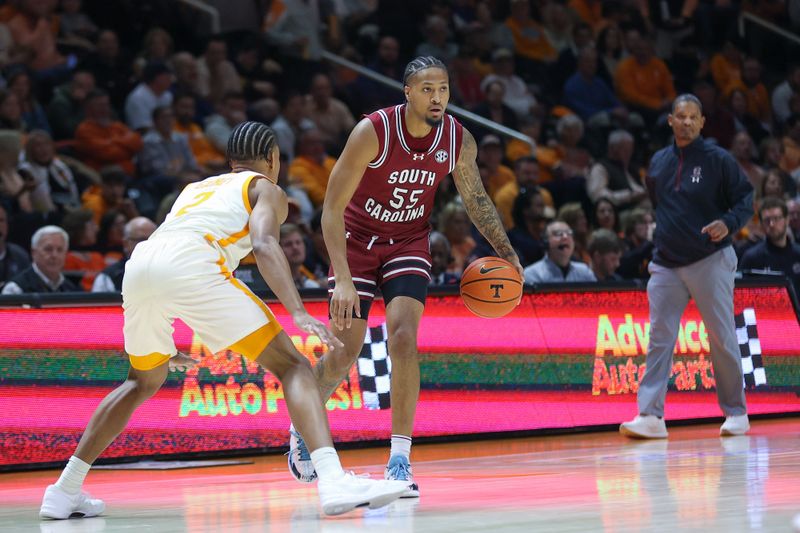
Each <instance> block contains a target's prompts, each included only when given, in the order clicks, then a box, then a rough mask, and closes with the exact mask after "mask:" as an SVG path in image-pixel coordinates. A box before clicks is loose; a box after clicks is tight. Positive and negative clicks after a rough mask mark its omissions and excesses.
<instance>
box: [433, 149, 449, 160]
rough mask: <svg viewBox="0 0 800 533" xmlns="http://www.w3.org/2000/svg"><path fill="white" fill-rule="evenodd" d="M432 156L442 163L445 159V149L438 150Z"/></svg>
mask: <svg viewBox="0 0 800 533" xmlns="http://www.w3.org/2000/svg"><path fill="white" fill-rule="evenodd" d="M433 158H434V159H435V160H436V162H437V163H444V162H445V161H447V150H438V151H437V152H436V154H435V155H434V156H433Z"/></svg>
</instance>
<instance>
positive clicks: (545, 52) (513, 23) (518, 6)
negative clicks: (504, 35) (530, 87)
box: [506, 0, 558, 82]
mask: <svg viewBox="0 0 800 533" xmlns="http://www.w3.org/2000/svg"><path fill="white" fill-rule="evenodd" d="M506 26H508V27H509V29H510V30H511V34H512V35H513V36H514V52H515V53H516V55H517V57H518V63H519V67H520V68H519V72H520V74H522V75H524V76H525V79H526V81H530V82H536V81H537V80H541V79H543V78H542V76H543V75H544V74H545V73H546V68H545V66H546V65H547V64H549V63H552V62H554V61H555V60H556V58H557V57H558V54H557V52H556V49H555V48H554V47H553V45H552V44H551V43H550V41H549V40H548V39H547V35H546V34H545V32H544V28H543V27H542V26H541V24H539V23H538V22H537V21H536V20H534V18H533V17H531V6H530V1H529V0H511V16H509V17H508V18H507V19H506Z"/></svg>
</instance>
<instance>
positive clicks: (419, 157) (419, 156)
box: [411, 152, 425, 161]
mask: <svg viewBox="0 0 800 533" xmlns="http://www.w3.org/2000/svg"><path fill="white" fill-rule="evenodd" d="M411 157H413V158H414V161H422V160H423V159H425V154H423V153H422V152H414V153H413V154H411Z"/></svg>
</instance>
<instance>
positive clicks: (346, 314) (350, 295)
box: [330, 281, 361, 329]
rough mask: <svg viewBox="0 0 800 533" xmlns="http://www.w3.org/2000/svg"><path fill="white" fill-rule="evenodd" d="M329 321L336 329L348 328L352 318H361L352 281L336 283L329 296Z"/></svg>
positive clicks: (358, 301) (359, 302) (359, 306)
mask: <svg viewBox="0 0 800 533" xmlns="http://www.w3.org/2000/svg"><path fill="white" fill-rule="evenodd" d="M330 312H331V320H332V321H333V325H334V326H335V327H336V329H345V328H348V329H349V328H350V325H351V324H352V323H353V317H354V316H356V317H358V318H361V301H360V300H359V299H358V292H356V286H355V285H354V284H353V282H352V281H349V282H344V281H341V282H340V281H337V282H336V286H335V287H334V288H333V294H332V295H331V309H330Z"/></svg>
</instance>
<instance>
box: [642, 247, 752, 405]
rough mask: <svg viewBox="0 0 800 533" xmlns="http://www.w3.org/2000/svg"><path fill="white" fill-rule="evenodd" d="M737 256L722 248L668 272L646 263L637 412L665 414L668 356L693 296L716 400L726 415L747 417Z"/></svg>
mask: <svg viewBox="0 0 800 533" xmlns="http://www.w3.org/2000/svg"><path fill="white" fill-rule="evenodd" d="M736 264H737V259H736V253H735V252H734V251H733V248H732V247H731V246H728V247H726V248H723V249H722V250H719V251H717V252H715V253H713V254H711V255H710V256H708V257H706V258H705V259H701V260H700V261H697V262H696V263H692V264H690V265H687V266H683V267H677V268H667V267H664V266H661V265H657V264H655V263H652V262H651V263H650V268H649V270H650V281H649V282H648V283H647V298H648V301H649V303H650V345H649V347H648V350H647V370H646V371H645V374H644V377H643V378H642V381H641V383H640V384H639V393H638V403H639V413H640V414H643V415H655V416H658V417H663V416H664V398H665V397H666V395H667V383H668V381H669V377H670V373H671V372H672V354H673V352H674V350H675V342H676V341H677V339H678V330H679V328H680V321H681V316H682V315H683V311H684V309H685V308H686V305H687V304H688V303H689V298H690V297H691V298H693V299H694V301H695V304H696V305H697V309H698V310H699V311H700V315H701V316H702V318H703V322H704V323H705V326H706V331H707V332H708V342H709V346H710V348H711V363H712V365H713V367H714V379H715V381H716V389H717V399H718V400H719V406H720V407H721V408H722V412H723V413H724V414H725V416H735V415H743V414H746V413H747V406H746V404H745V399H744V388H743V379H744V378H743V375H742V358H741V354H740V352H739V344H738V342H737V341H736V328H735V326H734V318H733V280H734V275H735V273H736Z"/></svg>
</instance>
